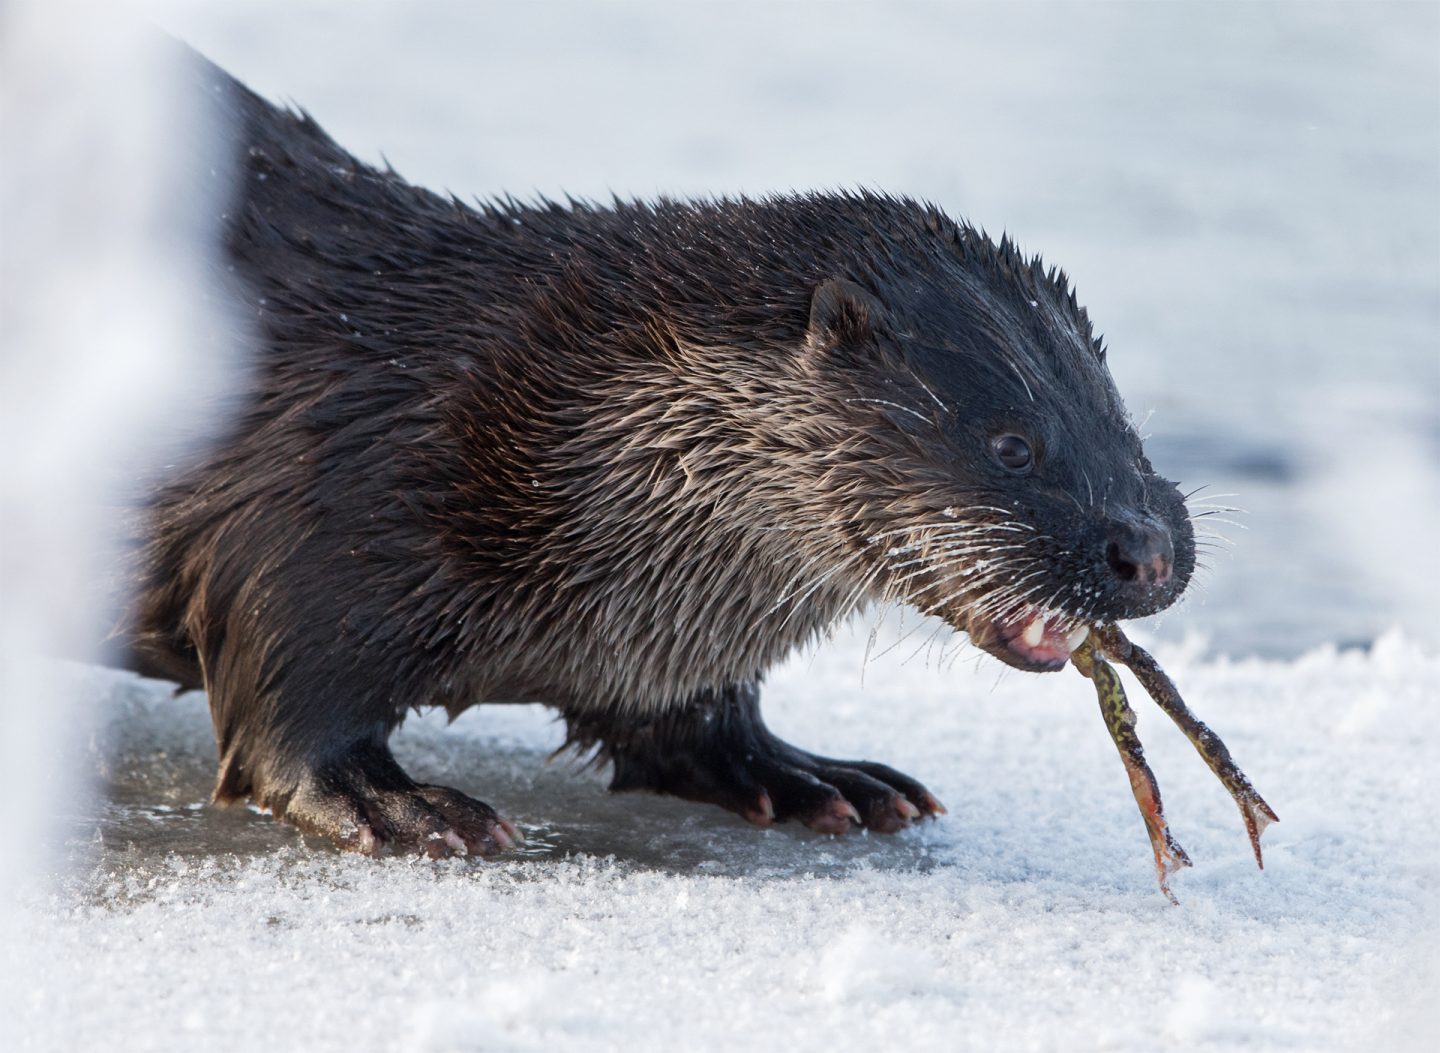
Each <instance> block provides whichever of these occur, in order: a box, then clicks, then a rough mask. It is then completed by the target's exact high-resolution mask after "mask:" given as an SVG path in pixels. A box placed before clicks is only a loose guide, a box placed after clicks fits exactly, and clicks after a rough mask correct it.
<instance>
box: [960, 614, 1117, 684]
mask: <svg viewBox="0 0 1440 1053" xmlns="http://www.w3.org/2000/svg"><path fill="white" fill-rule="evenodd" d="M966 631H967V632H968V633H969V634H970V642H971V643H973V644H974V645H975V646H976V647H979V648H980V649H981V650H982V651H985V652H986V653H987V654H991V655H994V656H995V657H996V658H998V659H1000V661H1002V662H1004V663H1005V664H1006V665H1010V666H1014V667H1015V668H1016V669H1023V670H1025V671H1026V672H1027V673H1053V672H1055V671H1057V670H1059V669H1063V668H1064V667H1065V663H1066V662H1068V661H1070V655H1071V653H1072V652H1073V651H1074V650H1075V648H1077V647H1079V646H1080V645H1081V644H1082V643H1084V642H1085V637H1086V636H1088V635H1089V633H1090V627H1089V626H1088V625H1086V624H1085V623H1084V622H1081V621H1079V620H1077V619H1076V618H1074V617H1072V616H1071V615H1068V614H1065V613H1063V612H1061V611H1053V610H1044V609H1042V608H1039V607H1025V608H1022V609H1021V610H1019V611H1014V612H1008V613H1006V614H1004V615H1000V616H998V617H995V618H979V617H971V619H970V621H969V624H968V626H967V628H966Z"/></svg>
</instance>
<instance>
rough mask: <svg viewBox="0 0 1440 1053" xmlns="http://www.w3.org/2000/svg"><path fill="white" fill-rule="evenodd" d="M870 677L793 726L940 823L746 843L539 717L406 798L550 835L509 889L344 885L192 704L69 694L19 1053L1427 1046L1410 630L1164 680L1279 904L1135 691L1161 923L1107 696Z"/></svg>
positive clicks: (775, 705)
mask: <svg viewBox="0 0 1440 1053" xmlns="http://www.w3.org/2000/svg"><path fill="white" fill-rule="evenodd" d="M866 642H867V641H866V638H865V632H864V627H863V626H859V627H855V628H852V629H850V630H847V631H846V632H843V633H842V634H841V635H840V637H839V638H838V639H837V640H836V641H834V642H833V643H832V644H830V645H828V646H826V647H825V648H823V649H822V650H821V651H820V652H818V653H817V654H814V655H807V656H801V657H798V658H797V659H795V660H794V661H792V662H790V663H789V664H788V665H786V666H785V667H784V668H783V669H781V670H779V671H778V672H777V673H776V675H775V676H774V677H773V678H772V680H771V682H770V684H769V687H768V698H769V700H770V705H769V707H768V708H769V712H770V714H771V719H772V724H773V725H774V726H775V728H776V730H777V731H779V732H780V733H781V734H784V735H785V736H786V737H788V738H790V739H791V740H792V741H795V742H797V743H798V744H800V745H803V746H806V747H813V748H815V749H818V750H822V751H829V752H834V753H840V754H856V753H862V754H864V755H866V756H868V757H871V758H875V759H881V760H884V761H887V762H891V763H894V764H896V765H898V766H900V767H901V768H903V769H904V770H906V771H909V772H910V773H912V774H915V775H917V776H919V777H921V778H922V779H925V780H927V781H928V783H929V785H930V787H931V788H932V789H933V790H934V791H935V792H936V793H937V794H938V795H939V796H940V797H941V799H942V800H944V801H945V802H946V804H947V805H948V806H949V809H950V813H949V815H948V816H945V817H943V818H941V819H940V820H939V821H936V822H931V823H926V824H925V825H923V826H921V827H919V828H916V829H913V830H910V831H907V832H904V833H902V834H900V835H898V836H895V837H882V836H868V835H861V836H852V837H848V838H831V837H823V836H817V835H813V834H809V833H807V832H805V831H803V830H797V829H794V828H792V827H786V826H781V827H777V828H775V829H773V830H770V831H761V830H756V829H753V828H750V827H748V826H747V825H745V824H744V823H743V822H741V821H740V820H738V819H736V818H734V817H732V816H729V815H728V814H727V813H724V812H721V811H719V810H717V809H714V808H709V807H704V806H699V805H692V804H688V803H685V802H681V801H674V800H670V799H665V798H659V797H653V796H649V795H613V794H609V793H607V792H606V791H605V790H604V784H603V778H602V776H601V775H600V774H598V773H593V772H589V771H586V770H582V769H581V768H580V766H579V765H577V764H575V763H568V762H564V761H559V760H557V761H554V762H551V763H549V764H547V763H546V757H547V755H548V754H549V753H550V752H551V751H552V750H554V749H555V748H556V747H557V746H558V745H559V744H560V740H561V735H560V730H559V728H558V727H557V725H556V724H555V723H554V722H553V721H552V720H551V718H550V716H549V715H548V714H547V713H546V712H545V711H544V710H542V709H538V708H531V707H491V708H487V709H482V710H472V711H470V712H468V713H466V714H465V715H463V716H462V717H461V718H460V719H459V720H457V721H456V722H455V723H454V724H453V725H451V726H448V727H447V726H446V725H445V722H444V720H443V718H441V717H440V716H438V715H426V716H422V717H420V718H418V719H412V720H411V722H409V723H408V724H407V725H406V726H405V728H404V729H403V730H402V731H401V733H400V734H399V736H398V738H397V747H398V752H399V754H400V756H401V758H402V760H403V761H404V762H405V763H406V764H407V766H408V767H409V768H410V770H411V771H412V772H414V773H415V774H417V775H419V776H421V777H423V778H425V779H427V780H431V779H433V780H440V781H444V782H448V783H452V784H454V785H458V786H460V787H461V788H462V789H465V790H467V791H468V792H471V793H474V794H476V795H478V796H481V797H483V798H484V799H486V800H488V801H489V802H490V803H492V804H494V805H495V806H497V807H498V808H500V809H502V811H504V812H506V813H507V814H509V815H510V816H511V817H513V818H514V819H516V820H517V821H518V822H520V823H521V824H522V826H523V827H524V828H525V829H526V831H527V832H528V833H529V835H530V841H529V843H528V845H527V847H526V848H525V850H524V852H523V854H522V855H521V856H520V857H519V858H512V859H507V860H505V861H502V862H493V863H480V862H474V861H463V860H461V861H449V862H444V863H429V862H421V861H419V860H412V859H385V860H381V861H378V862H376V861H370V860H366V859H361V858H355V857H349V856H341V855H338V854H335V853H332V852H330V851H329V850H326V849H324V848H316V847H306V846H305V845H304V844H302V842H301V839H300V837H299V835H297V834H295V833H293V832H292V831H289V830H287V829H285V828H283V827H281V826H280V825H279V824H275V823H273V822H272V821H271V820H269V819H268V818H267V817H265V816H261V815H258V814H255V813H254V812H252V811H250V810H248V809H243V808H241V809H231V810H228V811H215V810H213V809H211V808H209V807H208V806H205V805H204V800H205V792H206V789H207V787H208V781H209V779H210V777H211V774H212V771H213V747H211V746H210V744H209V741H208V736H209V731H208V718H207V715H206V711H205V708H204V700H203V697H202V696H199V695H196V694H188V695H182V696H179V697H175V696H174V695H173V693H172V691H171V689H170V688H169V687H168V686H167V685H163V684H158V683H154V682H147V681H141V680H138V679H136V678H134V677H131V676H129V675H127V674H122V673H115V672H111V671H106V670H99V669H94V668H90V667H82V666H72V667H67V669H66V673H67V675H68V676H69V677H70V678H72V680H73V682H74V686H75V687H76V688H77V689H78V693H79V694H80V695H81V696H82V697H84V698H85V699H86V700H87V705H88V706H89V707H90V708H92V709H93V714H92V715H93V716H94V717H95V719H96V722H97V723H96V726H97V729H98V730H97V733H96V736H95V738H94V740H93V742H92V744H91V747H90V754H89V756H90V761H91V765H90V766H91V767H92V768H93V770H94V772H95V774H96V778H97V782H98V784H99V785H98V786H97V790H96V792H95V793H94V795H93V796H92V797H91V798H90V799H89V801H88V803H87V804H85V805H84V806H83V807H81V808H80V810H79V814H77V815H75V816H73V817H71V818H70V819H69V820H68V821H67V824H66V831H67V836H68V844H69V848H68V851H69V854H70V856H71V858H72V860H73V861H74V863H75V866H74V869H73V871H72V873H71V876H69V877H68V878H66V879H65V880H63V881H62V882H61V883H60V885H59V887H58V888H56V889H54V890H52V891H51V892H49V893H48V894H46V895H44V896H40V897H38V898H37V899H36V900H35V901H34V902H31V903H29V904H28V905H27V910H26V913H25V925H26V927H27V928H28V929H29V935H30V936H31V937H32V941H31V943H30V947H31V949H32V952H33V953H32V954H31V955H30V956H29V957H28V958H27V960H26V961H25V963H24V968H23V969H22V970H20V971H19V972H18V974H17V975H18V983H19V987H18V989H16V990H14V991H13V992H12V993H13V994H15V995H16V996H17V1001H18V1004H19V1005H20V1013H21V1016H20V1018H19V1023H20V1033H21V1034H22V1035H23V1036H24V1037H25V1041H24V1042H22V1043H21V1048H26V1049H31V1048H33V1049H54V1048H84V1047H89V1046H93V1045H101V1044H105V1045H109V1046H111V1047H113V1048H122V1049H178V1048H192V1047H193V1046H194V1045H195V1044H196V1043H197V1042H198V1041H200V1036H202V1035H203V1042H204V1047H205V1048H207V1049H240V1048H257V1047H258V1048H267V1047H269V1048H283V1049H309V1050H324V1049H347V1050H365V1049H392V1048H404V1049H414V1050H452V1049H487V1050H494V1049H503V1050H528V1049H549V1048H577V1049H596V1050H605V1049H628V1050H674V1049H696V1048H705V1049H729V1048H756V1049H784V1048H793V1049H866V1048H879V1047H880V1046H881V1045H882V1044H890V1043H897V1042H898V1043H901V1044H902V1045H903V1046H904V1048H908V1049H947V1050H953V1049H976V1050H991V1049H996V1048H1004V1049H1014V1050H1028V1049H1036V1050H1041V1049H1056V1048H1067V1049H1116V1050H1130V1049H1134V1050H1140V1049H1152V1048H1154V1047H1155V1046H1156V1045H1157V1044H1160V1045H1164V1044H1167V1043H1173V1044H1179V1045H1180V1046H1181V1047H1182V1048H1186V1049H1215V1050H1222V1049H1235V1048H1244V1049H1254V1050H1269V1049H1275V1050H1280V1049H1307V1050H1326V1049H1337V1050H1338V1049H1353V1048H1357V1047H1359V1046H1361V1045H1365V1044H1370V1043H1372V1042H1373V1043H1377V1044H1378V1045H1379V1047H1380V1048H1399V1047H1401V1046H1403V1043H1404V1042H1405V1041H1407V1040H1408V1041H1410V1042H1412V1043H1414V1044H1415V1048H1419V1046H1418V1042H1419V1036H1420V1035H1422V1034H1424V1033H1429V1032H1428V1031H1427V1030H1423V1029H1429V1028H1430V1027H1431V1026H1432V1025H1433V1023H1434V1021H1433V1017H1425V1016H1423V1015H1422V1014H1423V1012H1424V1011H1425V1009H1426V1005H1425V999H1427V998H1431V997H1433V993H1434V989H1435V987H1434V985H1435V981H1436V974H1435V972H1434V964H1435V962H1434V958H1433V946H1434V945H1433V943H1432V942H1429V941H1431V940H1432V939H1433V933H1434V929H1433V926H1434V922H1435V917H1434V902H1435V889H1436V878H1437V867H1436V863H1437V860H1436V858H1435V855H1434V852H1435V845H1436V844H1440V828H1437V827H1440V824H1437V818H1436V816H1437V813H1436V811H1435V809H1434V808H1433V800H1432V796H1433V795H1432V794H1431V793H1430V792H1429V791H1428V788H1427V784H1428V781H1429V780H1430V778H1431V777H1432V775H1433V772H1434V771H1435V762H1436V760H1437V759H1440V753H1437V747H1440V735H1437V732H1436V728H1435V724H1434V721H1433V719H1432V718H1433V714H1434V708H1435V704H1436V686H1435V685H1436V684H1437V682H1440V655H1437V654H1436V653H1435V652H1434V651H1433V650H1429V649H1427V648H1425V647H1423V646H1420V645H1418V644H1416V643H1414V642H1412V641H1410V640H1408V639H1407V638H1406V637H1404V636H1403V635H1402V634H1400V633H1398V632H1396V633H1391V634H1387V635H1386V636H1384V637H1383V638H1382V639H1380V640H1379V641H1377V643H1376V644H1375V646H1374V647H1373V648H1371V649H1370V650H1369V652H1368V653H1367V652H1362V651H1359V650H1345V651H1337V650H1335V649H1333V648H1324V649H1321V650H1317V651H1314V652H1311V653H1309V654H1306V655H1304V656H1302V657H1300V658H1298V659H1296V660H1294V661H1291V662H1276V661H1262V660H1259V659H1251V660H1245V661H1233V660H1228V659H1225V658H1215V657H1204V656H1202V655H1201V653H1200V652H1201V651H1202V650H1203V648H1202V647H1201V646H1200V645H1199V644H1198V643H1196V642H1193V641H1192V642H1191V643H1190V644H1189V645H1188V646H1187V647H1183V648H1177V647H1168V648H1167V647H1162V648H1160V654H1159V657H1160V659H1161V661H1162V662H1163V663H1164V664H1165V665H1166V667H1167V669H1168V670H1169V671H1170V672H1171V674H1172V675H1173V676H1174V677H1175V679H1176V680H1177V682H1178V683H1179V684H1180V685H1181V688H1182V690H1183V691H1184V692H1185V694H1186V697H1187V701H1188V702H1189V703H1190V705H1191V706H1192V708H1194V709H1195V710H1196V711H1197V712H1198V713H1199V714H1201V715H1202V716H1203V717H1204V718H1205V719H1206V720H1208V721H1209V722H1210V724H1211V726H1212V727H1214V728H1215V729H1216V730H1217V731H1219V732H1220V733H1221V734H1222V736H1224V738H1225V739H1226V741H1227V743H1228V744H1229V746H1230V748H1231V750H1232V752H1233V753H1234V754H1235V756H1236V757H1237V759H1238V760H1239V761H1240V763H1241V765H1242V766H1243V767H1244V768H1245V770H1246V771H1247V773H1248V774H1249V775H1250V776H1251V778H1252V779H1253V780H1254V782H1255V783H1256V786H1257V788H1259V789H1260V790H1261V792H1262V793H1263V794H1264V795H1265V796H1266V798H1267V799H1268V800H1269V801H1270V802H1271V804H1272V805H1274V807H1275V809H1276V811H1277V812H1278V813H1279V814H1280V817H1281V822H1280V823H1278V824H1276V825H1275V826H1273V827H1271V828H1270V830H1268V831H1267V832H1266V835H1265V842H1264V847H1265V858H1266V869H1265V871H1264V872H1263V873H1262V872H1260V871H1257V870H1256V868H1255V865H1254V861H1253V859H1252V858H1251V856H1250V850H1249V845H1248V843H1247V841H1246V839H1245V835H1244V831H1243V828H1242V826H1241V822H1240V818H1239V815H1238V814H1237V812H1236V809H1235V806H1234V804H1233V803H1232V802H1231V801H1230V799H1229V797H1228V796H1227V795H1226V793H1225V791H1224V790H1223V789H1222V788H1221V787H1220V785H1219V784H1218V783H1217V782H1216V781H1215V780H1214V779H1213V777H1212V776H1211V775H1210V773H1209V772H1208V770H1206V768H1205V767H1204V765H1203V763H1202V762H1201V761H1200V759H1199V758H1198V757H1197V756H1196V755H1195V753H1194V752H1193V750H1192V749H1191V747H1190V745H1189V744H1188V743H1187V742H1186V741H1185V740H1184V738H1183V737H1181V736H1180V734H1179V733H1178V732H1177V731H1176V730H1175V729H1174V728H1173V727H1172V726H1171V725H1170V724H1169V723H1168V722H1167V721H1166V720H1165V719H1164V718H1163V716H1162V715H1161V714H1160V713H1159V711H1158V710H1156V709H1155V708H1154V707H1153V706H1151V705H1149V704H1148V702H1146V701H1145V700H1144V696H1143V692H1141V690H1140V688H1139V687H1138V685H1135V684H1133V682H1132V683H1131V684H1130V688H1131V692H1130V693H1131V697H1132V701H1133V702H1134V703H1135V705H1136V708H1137V711H1138V712H1139V714H1140V733H1141V735H1142V738H1143V739H1144V741H1145V744H1146V747H1147V751H1148V755H1149V758H1150V761H1151V765H1152V767H1153V768H1154V769H1155V771H1156V774H1157V776H1158V778H1159V781H1160V785H1161V788H1162V790H1163V792H1164V794H1165V801H1166V806H1167V811H1168V814H1169V817H1170V820H1171V823H1172V826H1173V829H1174V831H1175V833H1176V836H1177V838H1178V839H1179V840H1180V841H1181V843H1182V844H1183V845H1184V846H1185V847H1186V848H1187V850H1188V851H1189V852H1190V854H1191V856H1192V857H1193V858H1194V860H1195V867H1194V869H1193V870H1188V871H1185V872H1183V873H1182V874H1180V875H1179V876H1178V877H1177V878H1176V879H1175V882H1174V888H1175V891H1176V893H1177V894H1178V896H1179V898H1180V900H1181V905H1180V906H1179V907H1172V906H1170V905H1169V904H1168V903H1167V902H1166V901H1165V899H1164V897H1163V896H1161V894H1160V893H1159V891H1158V890H1157V889H1156V887H1155V881H1154V872H1153V866H1152V862H1151V857H1150V850H1149V846H1148V843H1147V842H1146V839H1145V834H1144V829H1143V825H1142V822H1141V820H1140V816H1139V813H1138V812H1137V810H1136V808H1135V804H1134V801H1133V799H1132V798H1131V795H1130V792H1129V787H1128V785H1127V782H1126V779H1125V775H1124V771H1123V769H1122V767H1121V765H1120V764H1119V762H1118V760H1117V758H1116V757H1115V753H1114V747H1113V745H1112V744H1111V743H1110V741H1109V739H1108V737H1107V735H1106V733H1105V731H1104V727H1103V724H1102V721H1101V719H1100V715H1099V714H1098V712H1096V704H1095V701H1094V696H1093V693H1092V690H1091V688H1090V685H1089V684H1088V683H1086V682H1085V681H1083V680H1082V679H1081V678H1080V677H1079V676H1077V675H1075V674H1074V673H1073V672H1070V671H1068V670H1067V671H1066V672H1064V673H1063V674H1061V675H1055V676H1049V677H1038V676H1027V675H1022V674H1016V673H1009V672H1007V673H1004V674H1001V675H999V676H998V679H997V672H996V668H995V665H994V663H993V662H991V661H990V660H989V659H983V660H982V659H977V658H976V656H975V653H974V652H972V651H966V650H960V651H956V650H954V649H952V650H951V652H950V654H951V656H952V659H951V660H946V661H945V662H944V663H943V665H944V667H943V668H941V667H940V666H941V665H942V662H941V659H940V651H939V650H938V647H937V649H935V650H933V651H930V652H929V655H930V656H933V660H928V661H927V652H926V651H921V652H920V653H919V654H918V655H914V656H913V657H911V656H910V654H909V651H910V650H911V649H910V648H906V647H897V648H894V649H891V650H890V651H889V652H888V654H886V655H883V656H882V657H879V658H875V659H872V662H871V664H870V665H869V666H868V668H864V674H865V675H864V685H863V686H862V684H861V682H860V681H861V671H862V667H864V662H865V649H866ZM882 642H883V641H882ZM882 649H883V648H882ZM955 657H958V658H959V661H953V658H955ZM1427 955H1429V956H1428V957H1427ZM1431 1006H1432V1007H1433V1001H1432V1002H1431ZM1407 1036H1408V1039H1407Z"/></svg>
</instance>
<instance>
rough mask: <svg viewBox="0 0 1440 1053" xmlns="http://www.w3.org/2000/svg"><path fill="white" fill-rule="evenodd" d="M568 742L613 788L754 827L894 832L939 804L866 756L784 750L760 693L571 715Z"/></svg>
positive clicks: (729, 692)
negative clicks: (708, 807)
mask: <svg viewBox="0 0 1440 1053" xmlns="http://www.w3.org/2000/svg"><path fill="white" fill-rule="evenodd" d="M566 722H567V724H568V727H569V735H568V737H567V745H569V746H574V747H577V748H580V749H586V748H591V747H598V754H597V759H599V760H601V761H609V762H610V764H611V765H612V766H613V769H614V774H613V777H612V778H611V782H610V788H611V789H612V790H617V791H620V790H652V791H655V792H657V793H669V794H673V795H675V796H677V797H683V798H685V799H687V800H692V801H703V802H707V803H710V804H718V805H720V806H721V807H722V808H727V809H729V810H730V811H732V812H736V813H738V814H739V815H741V816H742V817H744V818H745V819H747V820H748V821H750V822H752V823H754V824H755V825H757V826H769V825H770V824H771V823H773V822H785V821H786V820H789V819H796V820H798V821H800V822H802V823H804V824H805V825H806V826H808V827H810V828H811V829H812V830H817V831H820V832H822V833H831V834H841V833H845V832H846V831H848V830H849V829H851V827H852V826H864V827H867V828H869V829H871V830H876V831H878V832H881V833H892V832H894V831H896V830H899V829H901V828H903V827H905V826H908V825H909V824H910V823H911V822H912V821H913V820H915V819H919V818H921V817H922V816H934V815H937V814H939V813H941V812H943V811H944V810H945V808H944V806H943V805H941V804H940V802H939V801H938V800H936V799H935V797H934V795H933V794H931V793H930V791H928V790H927V789H925V787H924V786H922V785H921V784H920V783H918V782H916V781H915V780H914V779H912V778H910V777H909V776H906V775H902V774H901V773H900V772H897V771H895V770H894V769H893V768H888V767H886V766H885V765H883V764H875V763H872V762H869V761H846V760H834V759H831V758H828V757H819V756H816V755H815V754H813V753H807V752H805V751H804V750H800V749H797V748H795V747H794V746H791V745H790V744H788V743H786V742H784V741H782V740H781V739H779V738H777V737H776V736H775V735H773V734H772V733H771V732H770V730H769V728H767V727H766V726H765V722H764V721H763V720H762V719H761V716H760V691H759V688H758V686H757V685H755V684H741V685H736V686H732V687H727V688H723V689H720V690H716V691H705V692H701V693H700V694H699V695H697V696H695V697H694V698H692V699H690V700H688V701H687V702H686V703H685V704H684V705H681V706H678V707H675V708H674V709H671V710H667V711H665V712H663V713H660V714H657V715H655V716H653V717H635V716H629V715H623V716H622V715H616V714H610V713H605V714H596V713H583V712H571V713H567V714H566Z"/></svg>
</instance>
